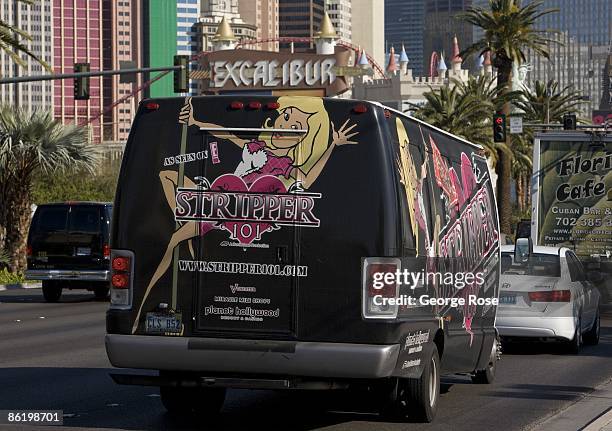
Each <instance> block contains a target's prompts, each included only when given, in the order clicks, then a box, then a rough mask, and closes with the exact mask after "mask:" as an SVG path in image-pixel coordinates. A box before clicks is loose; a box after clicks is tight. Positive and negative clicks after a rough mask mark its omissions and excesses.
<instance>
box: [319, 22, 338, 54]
mask: <svg viewBox="0 0 612 431" xmlns="http://www.w3.org/2000/svg"><path fill="white" fill-rule="evenodd" d="M337 39H338V34H337V33H336V29H334V25H333V24H332V22H331V19H330V18H329V15H328V14H327V12H325V15H323V20H322V21H321V31H319V32H317V34H316V36H315V45H316V48H317V54H323V55H329V54H333V53H334V50H335V46H336V40H337Z"/></svg>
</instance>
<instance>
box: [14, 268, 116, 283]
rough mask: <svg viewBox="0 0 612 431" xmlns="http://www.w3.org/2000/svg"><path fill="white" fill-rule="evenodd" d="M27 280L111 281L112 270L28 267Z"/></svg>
mask: <svg viewBox="0 0 612 431" xmlns="http://www.w3.org/2000/svg"><path fill="white" fill-rule="evenodd" d="M25 278H26V279H27V280H82V281H109V280H110V271H107V270H98V271H96V270H74V271H73V270H67V269H28V270H27V271H26V272H25Z"/></svg>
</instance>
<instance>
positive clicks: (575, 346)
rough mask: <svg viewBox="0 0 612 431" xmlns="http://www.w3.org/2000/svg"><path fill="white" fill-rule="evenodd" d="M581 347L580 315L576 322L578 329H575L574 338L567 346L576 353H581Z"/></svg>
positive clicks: (571, 351)
mask: <svg viewBox="0 0 612 431" xmlns="http://www.w3.org/2000/svg"><path fill="white" fill-rule="evenodd" d="M580 347H582V317H578V322H577V323H576V330H575V331H574V338H572V339H571V340H570V341H569V343H568V346H567V350H568V351H569V352H570V353H573V354H574V355H577V354H578V353H580Z"/></svg>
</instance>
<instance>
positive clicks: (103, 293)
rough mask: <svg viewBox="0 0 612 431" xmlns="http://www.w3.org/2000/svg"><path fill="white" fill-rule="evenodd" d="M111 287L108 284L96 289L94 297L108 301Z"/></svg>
mask: <svg viewBox="0 0 612 431" xmlns="http://www.w3.org/2000/svg"><path fill="white" fill-rule="evenodd" d="M109 290H110V289H109V287H108V284H107V283H104V284H102V285H101V286H98V287H95V288H94V296H95V297H96V299H106V298H108V292H109Z"/></svg>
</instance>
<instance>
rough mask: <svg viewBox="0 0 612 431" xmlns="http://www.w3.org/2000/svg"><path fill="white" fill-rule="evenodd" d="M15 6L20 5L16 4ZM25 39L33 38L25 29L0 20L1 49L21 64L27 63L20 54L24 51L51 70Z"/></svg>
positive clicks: (28, 0)
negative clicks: (26, 43)
mask: <svg viewBox="0 0 612 431" xmlns="http://www.w3.org/2000/svg"><path fill="white" fill-rule="evenodd" d="M18 1H19V2H21V3H25V4H28V5H32V4H34V0H18ZM14 7H19V6H17V5H16V6H14ZM24 40H26V41H30V40H32V36H30V35H29V34H28V33H26V32H25V31H23V30H20V29H18V28H17V27H14V26H12V25H10V24H8V23H7V22H6V21H3V20H0V50H2V51H4V52H6V53H7V54H8V55H9V56H10V57H11V58H12V59H13V61H14V62H15V63H17V64H19V65H20V66H25V65H26V62H25V61H24V60H23V59H22V58H21V56H20V55H19V54H20V53H23V54H26V55H28V56H30V57H32V58H33V59H34V60H36V61H38V62H39V63H40V64H42V65H43V66H44V67H45V68H46V69H47V70H51V68H50V67H49V65H48V64H47V63H45V62H44V61H42V60H41V59H40V58H38V57H37V56H36V55H35V54H33V53H32V51H30V50H29V49H28V47H27V46H26V45H25V44H24V43H23V41H24Z"/></svg>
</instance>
